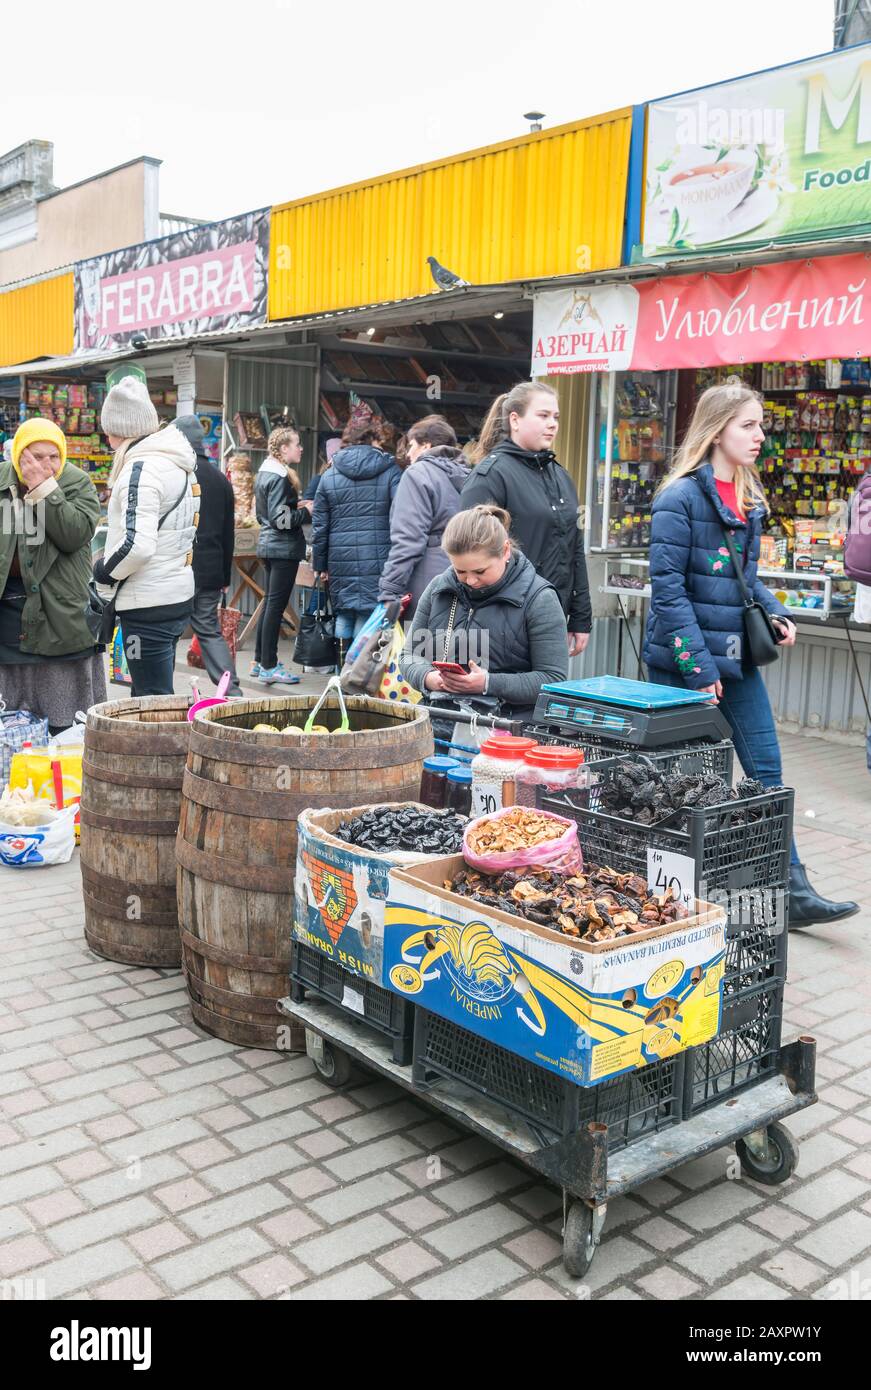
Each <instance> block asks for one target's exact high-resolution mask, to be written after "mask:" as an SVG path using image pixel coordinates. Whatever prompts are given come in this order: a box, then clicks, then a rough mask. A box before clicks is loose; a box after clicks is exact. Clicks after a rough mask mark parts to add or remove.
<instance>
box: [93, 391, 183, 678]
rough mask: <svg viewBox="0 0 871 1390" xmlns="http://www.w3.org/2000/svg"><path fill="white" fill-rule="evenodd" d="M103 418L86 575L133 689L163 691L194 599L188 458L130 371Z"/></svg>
mask: <svg viewBox="0 0 871 1390" xmlns="http://www.w3.org/2000/svg"><path fill="white" fill-rule="evenodd" d="M101 424H102V427H103V432H104V433H105V434H106V435H107V436H108V438H109V443H110V445H111V446H112V448H113V449H114V450H115V460H114V463H113V465H112V471H111V473H110V475H109V486H110V488H111V497H110V500H109V513H108V531H107V535H106V548H105V550H104V552H103V555H102V557H101V558H100V559H99V560H98V561H97V562H96V564H95V565H94V578H95V579H96V580H97V584H98V588H99V591H100V593H101V594H102V595H103V597H104V598H107V599H108V598H111V597H112V596H113V595H114V596H115V610H116V612H117V615H118V621H119V624H120V627H121V631H122V634H123V641H124V652H125V655H126V658H127V665H128V667H129V670H130V676H131V679H132V683H133V694H134V695H136V696H141V695H171V694H172V693H173V672H174V667H175V650H176V646H177V644H178V639H179V637H180V636H181V634H182V632H183V631H184V629H185V627H186V626H187V624H188V621H189V619H190V612H191V607H192V604H193V595H194V575H193V569H192V568H191V562H192V559H193V546H194V539H195V536H196V529H197V521H198V506H199V503H198V494H199V484H198V483H197V481H196V475H195V468H196V455H195V454H194V451H193V449H192V448H191V446H190V444H189V443H188V441H187V440H186V439H185V437H184V435H183V434H182V433H181V431H180V430H177V429H176V427H175V426H174V425H167V426H165V427H164V428H163V429H161V428H160V422H159V420H158V418H157V411H156V410H155V409H154V406H153V404H152V402H151V399H150V397H149V395H148V388H147V386H146V385H145V383H144V382H142V381H139V380H138V379H137V378H135V377H132V376H130V377H124V378H123V379H122V380H121V381H120V382H118V384H117V385H116V386H113V387H112V389H111V391H109V393H108V395H107V396H106V400H105V403H104V405H103V410H102V414H101Z"/></svg>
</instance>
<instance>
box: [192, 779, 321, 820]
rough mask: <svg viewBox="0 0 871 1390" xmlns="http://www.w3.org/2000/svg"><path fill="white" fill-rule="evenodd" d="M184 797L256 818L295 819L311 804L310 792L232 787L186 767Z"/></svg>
mask: <svg viewBox="0 0 871 1390" xmlns="http://www.w3.org/2000/svg"><path fill="white" fill-rule="evenodd" d="M181 790H182V796H185V797H187V799H188V801H192V802H194V804H195V805H197V806H207V807H208V808H209V810H210V811H225V812H226V813H227V815H230V816H248V817H250V818H251V819H253V820H263V819H267V820H287V821H295V820H296V819H297V818H298V816H299V813H300V811H305V810H307V808H308V807H309V806H310V805H311V801H312V797H311V792H308V793H306V792H281V791H275V792H268V791H258V790H256V789H255V788H252V787H232V786H229V785H228V784H227V783H226V782H213V781H212V780H211V779H210V778H207V777H198V776H197V774H196V773H195V772H191V771H190V770H189V769H188V768H185V774H184V781H183V782H182V788H181Z"/></svg>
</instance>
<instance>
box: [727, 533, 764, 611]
mask: <svg viewBox="0 0 871 1390" xmlns="http://www.w3.org/2000/svg"><path fill="white" fill-rule="evenodd" d="M723 540H724V541H725V542H726V549H727V550H728V552H729V555H730V557H731V560H732V568H733V569H734V571H735V578H736V579H737V581H738V586H739V588H740V590H741V597H742V598H743V600H744V607H745V608H752V607H753V604H754V603H755V602H756V600H755V599H754V597H753V595H752V594H751V592H750V587H749V585H748V583H747V576H746V574H745V573H744V563H743V560H744V557H743V556H741V555H739V554H738V549H737V547H736V545H735V537H734V536H733V535H732V532H731V531H729V530H727V528H726V527H725V526H724V527H723Z"/></svg>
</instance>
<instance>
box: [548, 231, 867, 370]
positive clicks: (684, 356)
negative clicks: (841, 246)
mask: <svg viewBox="0 0 871 1390" xmlns="http://www.w3.org/2000/svg"><path fill="white" fill-rule="evenodd" d="M571 294H572V291H564V290H560V291H554V292H547V293H545V294H541V295H536V298H535V308H534V314H533V356H532V372H533V375H534V376H558V375H561V374H563V373H571V372H584V371H591V370H592V371H615V370H623V369H626V368H633V369H634V370H636V371H660V370H664V369H666V368H670V367H693V368H695V367H708V366H729V365H731V364H732V363H738V362H792V361H798V360H802V359H808V358H826V357H864V356H866V355H867V353H868V347H869V343H871V254H869V253H865V252H862V253H857V254H855V255H852V256H826V257H818V258H817V259H815V260H796V261H786V262H783V263H782V264H780V265H766V266H758V267H756V268H755V269H753V270H742V271H736V272H735V273H734V274H731V275H710V274H699V275H675V276H662V277H659V278H657V279H655V280H648V281H646V282H644V283H643V284H640V285H637V286H636V285H607V286H598V285H594V286H589V287H585V289H584V296H585V299H586V302H587V304H588V310H587V313H588V315H589V314H590V313H592V312H595V313H596V314H597V315H598V318H599V320H600V321H601V323H602V332H603V334H604V335H607V334H608V333H612V334H613V333H614V332H616V331H617V330H618V329H625V332H623V337H622V340H621V351H620V352H619V354H617V353H615V354H613V355H609V354H603V355H602V357H601V358H596V357H595V356H594V355H593V354H590V355H588V356H584V354H583V352H582V351H581V350H579V347H578V344H577V343H576V341H575V338H576V337H577V335H574V334H571V333H570V332H569V331H568V327H567V325H565V324H564V323H563V316H564V313H565V309H564V302H565V300H566V296H567V295H568V296H569V297H571ZM600 295H602V297H603V298H602V310H601V312H599V309H598V305H599V296H600ZM591 361H592V362H594V363H595V365H592V366H590V365H589V364H590V362H591Z"/></svg>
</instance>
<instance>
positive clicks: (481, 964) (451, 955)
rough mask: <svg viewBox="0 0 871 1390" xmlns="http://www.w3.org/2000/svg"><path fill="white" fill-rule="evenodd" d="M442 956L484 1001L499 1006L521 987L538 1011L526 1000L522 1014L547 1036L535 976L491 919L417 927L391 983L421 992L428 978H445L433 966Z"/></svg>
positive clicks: (461, 983) (459, 981) (461, 984)
mask: <svg viewBox="0 0 871 1390" xmlns="http://www.w3.org/2000/svg"><path fill="white" fill-rule="evenodd" d="M421 948H422V949H423V954H421ZM437 960H443V962H444V966H445V969H446V970H447V972H448V974H449V975H450V977H451V979H452V980H453V982H454V983H455V985H456V986H457V988H458V989H460V990H462V991H463V992H464V993H465V994H467V995H468V997H469V998H470V999H473V1000H475V1001H476V1002H478V1003H481V1004H487V1005H489V1006H490V1007H494V1006H496V1005H498V1004H500V1003H502V1001H503V1000H506V999H507V998H508V997H509V995H510V994H511V992H512V990H516V991H517V994H518V996H519V997H520V999H521V1000H523V1003H524V1004H526V1006H527V1007H528V1008H529V1010H530V1013H531V1014H532V1017H531V1018H530V1016H529V1014H527V1013H526V1012H525V1010H524V1007H523V1004H521V1005H518V1006H517V1017H518V1018H519V1019H520V1020H521V1022H523V1023H525V1024H526V1027H527V1028H530V1029H531V1030H532V1032H533V1033H537V1034H538V1035H539V1037H543V1036H544V1032H545V1027H546V1025H545V1021H544V1013H543V1011H542V1008H541V1005H540V1004H539V1002H538V1000H537V998H536V997H535V993H534V992H533V990H532V988H531V987H530V984H529V981H528V980H526V979H525V977H524V976H523V974H522V971H520V970H518V968H517V966H516V965H513V964H512V962H511V961H510V960H509V958H508V956H507V955H506V953H505V948H504V947H503V945H502V942H501V941H500V940H499V938H498V937H497V936H494V935H493V932H492V931H491V929H490V927H488V926H487V923H486V922H469V923H468V924H467V925H466V926H461V925H460V924H459V923H445V924H443V925H442V926H440V927H438V928H437V929H436V930H435V931H433V930H432V929H429V930H426V931H419V932H415V933H414V934H413V935H412V936H409V937H408V938H407V940H405V941H404V942H403V943H402V964H401V965H397V966H394V968H393V970H391V972H390V981H391V984H393V985H394V987H395V988H396V989H397V990H399V991H400V992H401V993H403V994H418V993H419V992H420V990H422V989H423V986H424V984H425V982H426V981H427V980H437V979H438V978H439V974H440V972H439V971H438V970H434V969H433V966H434V965H435V963H436V961H437Z"/></svg>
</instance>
